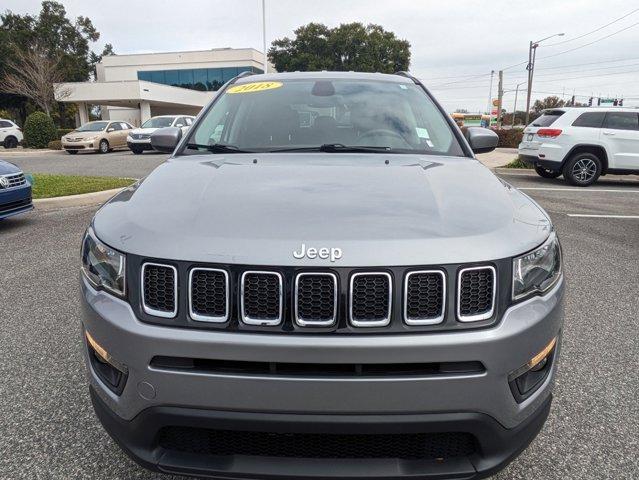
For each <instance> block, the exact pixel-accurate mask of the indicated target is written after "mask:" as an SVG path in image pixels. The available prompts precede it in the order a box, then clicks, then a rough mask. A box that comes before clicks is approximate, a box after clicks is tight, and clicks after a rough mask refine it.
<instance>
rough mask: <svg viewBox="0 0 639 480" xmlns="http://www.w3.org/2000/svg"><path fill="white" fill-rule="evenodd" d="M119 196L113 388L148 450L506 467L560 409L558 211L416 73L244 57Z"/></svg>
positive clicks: (104, 286)
mask: <svg viewBox="0 0 639 480" xmlns="http://www.w3.org/2000/svg"><path fill="white" fill-rule="evenodd" d="M152 143H153V147H154V148H155V149H158V150H164V151H172V152H173V155H172V157H171V158H170V159H169V160H168V161H167V162H166V163H164V164H163V165H160V166H159V167H158V168H157V169H156V170H155V171H154V172H153V173H152V174H150V175H149V176H148V177H146V178H145V179H144V180H142V181H140V182H138V183H136V184H135V185H133V186H131V187H130V188H128V189H125V190H124V191H122V192H121V193H120V194H118V195H116V196H115V197H114V198H113V199H111V200H110V201H109V202H108V203H107V204H106V205H104V206H103V207H102V208H101V209H100V210H99V211H98V213H97V214H96V215H95V217H94V219H93V221H92V222H91V225H90V226H89V228H88V230H87V233H86V236H85V237H84V241H83V247H82V275H81V279H80V284H81V292H82V299H83V302H82V303H83V306H84V311H83V316H82V333H83V341H84V352H85V354H86V363H87V368H88V375H89V380H90V392H91V399H92V401H93V405H94V407H95V411H96V413H97V416H98V417H99V419H100V421H101V422H102V424H103V425H104V427H105V429H106V430H107V431H108V432H109V434H110V435H111V436H112V437H113V438H114V439H115V440H116V441H117V442H118V444H119V445H120V446H121V447H122V448H123V449H124V450H125V451H126V452H127V453H128V454H129V455H130V456H131V457H132V458H133V459H135V460H136V461H137V462H139V463H140V464H142V465H144V466H145V467H147V468H150V469H153V470H156V471H162V472H168V473H180V474H187V475H195V476H207V477H212V478H226V479H230V478H233V479H265V478H268V479H276V478H286V479H304V478H307V479H319V478H322V479H325V478H350V479H382V478H386V479H390V478H392V479H398V478H411V479H428V478H438V479H442V478H464V479H470V478H483V477H485V476H488V475H491V474H493V473H494V472H496V471H498V470H499V469H501V468H503V467H504V466H505V465H506V464H507V463H508V462H509V461H510V460H512V459H513V458H514V457H515V456H516V455H517V454H519V453H520V452H521V451H522V450H523V449H524V448H525V447H526V446H527V445H528V444H529V443H530V442H531V441H532V439H533V438H534V437H535V435H536V434H537V433H538V432H539V430H540V429H541V428H542V425H543V423H544V421H545V420H546V417H547V416H548V413H549V410H550V405H551V390H552V385H553V381H554V377H555V371H556V366H557V356H558V351H559V345H560V339H561V329H562V321H563V310H562V297H563V292H564V280H563V275H562V270H561V248H560V245H559V241H558V239H557V236H556V234H555V232H554V230H553V226H552V224H551V222H550V219H549V218H548V215H547V214H546V213H545V212H544V211H543V210H542V209H541V208H540V207H539V206H538V205H537V204H536V203H535V202H533V201H532V200H531V199H530V198H528V197H527V196H526V195H524V194H523V193H521V192H519V191H518V190H517V189H515V188H513V187H512V186H510V185H509V184H507V183H505V182H503V181H501V180H500V179H498V178H497V177H495V176H494V175H493V174H492V173H491V172H490V171H489V170H488V169H487V168H485V167H484V166H482V164H481V163H479V162H478V161H477V160H476V159H475V158H474V152H475V153H477V152H483V151H490V150H492V149H493V148H494V147H495V145H496V136H495V134H494V133H492V132H490V131H487V130H484V129H480V128H470V129H468V130H466V131H465V132H464V133H462V132H461V131H460V130H459V129H458V128H457V127H456V125H455V124H454V122H453V121H452V119H451V118H450V117H449V116H448V115H446V113H445V112H444V110H443V109H442V108H441V106H439V104H438V103H437V102H436V101H435V100H434V98H433V97H432V96H431V94H430V93H429V92H428V91H427V90H426V88H425V87H424V86H423V85H422V84H421V83H420V82H419V81H418V80H416V79H414V78H412V77H411V76H409V75H408V74H397V75H383V74H360V73H331V72H322V73H286V74H269V75H241V76H239V77H237V78H235V79H233V80H232V81H230V82H229V83H228V84H226V85H225V86H224V87H223V88H222V89H221V91H220V92H219V94H218V95H217V96H216V98H215V99H214V100H213V101H212V102H211V104H210V105H209V106H208V107H206V108H205V109H204V111H203V112H202V113H201V114H200V115H199V116H198V118H197V119H196V121H195V122H194V124H193V127H192V128H191V129H190V130H189V131H188V132H187V133H186V134H184V133H183V132H182V130H180V129H179V128H166V129H162V130H158V131H157V132H155V133H154V134H153V136H152Z"/></svg>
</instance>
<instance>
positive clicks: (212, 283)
mask: <svg viewBox="0 0 639 480" xmlns="http://www.w3.org/2000/svg"><path fill="white" fill-rule="evenodd" d="M226 289H227V285H226V273H225V272H223V271H220V270H193V272H192V273H191V310H192V313H193V314H195V315H196V316H198V315H199V316H202V317H208V318H211V317H213V318H221V319H225V318H226V317H227V316H228V314H227V311H226V308H227V307H226V298H227V292H226Z"/></svg>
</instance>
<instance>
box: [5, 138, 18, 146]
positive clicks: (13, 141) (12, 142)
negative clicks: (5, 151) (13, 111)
mask: <svg viewBox="0 0 639 480" xmlns="http://www.w3.org/2000/svg"><path fill="white" fill-rule="evenodd" d="M17 146H18V139H17V138H16V137H7V138H5V139H4V148H16V147H17Z"/></svg>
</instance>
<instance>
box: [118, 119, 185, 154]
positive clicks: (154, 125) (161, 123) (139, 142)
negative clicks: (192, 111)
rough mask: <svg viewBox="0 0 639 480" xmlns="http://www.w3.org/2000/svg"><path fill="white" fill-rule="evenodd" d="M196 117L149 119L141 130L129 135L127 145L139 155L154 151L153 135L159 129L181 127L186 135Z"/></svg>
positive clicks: (138, 129) (137, 129)
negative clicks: (146, 151) (152, 144)
mask: <svg viewBox="0 0 639 480" xmlns="http://www.w3.org/2000/svg"><path fill="white" fill-rule="evenodd" d="M193 120H195V117H192V116H190V115H160V116H158V117H152V118H149V119H148V120H147V121H146V122H144V123H143V124H142V126H141V127H140V128H136V129H134V130H132V131H131V133H129V136H128V137H127V139H126V143H127V145H128V147H129V149H130V150H131V151H132V152H133V153H135V154H136V155H139V154H140V153H142V152H143V151H145V150H153V147H152V146H151V134H152V133H153V132H155V131H156V130H157V129H158V128H164V127H180V128H182V133H184V132H185V131H186V130H187V129H188V128H189V127H190V126H191V125H192V124H193Z"/></svg>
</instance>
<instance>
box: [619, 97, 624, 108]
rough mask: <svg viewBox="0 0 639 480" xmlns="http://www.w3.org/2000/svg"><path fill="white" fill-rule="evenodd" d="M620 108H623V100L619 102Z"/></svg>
mask: <svg viewBox="0 0 639 480" xmlns="http://www.w3.org/2000/svg"><path fill="white" fill-rule="evenodd" d="M619 106H620V107H623V98H622V99H621V100H619Z"/></svg>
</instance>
